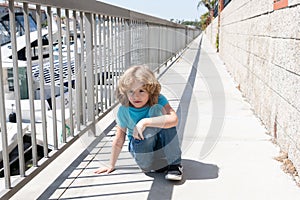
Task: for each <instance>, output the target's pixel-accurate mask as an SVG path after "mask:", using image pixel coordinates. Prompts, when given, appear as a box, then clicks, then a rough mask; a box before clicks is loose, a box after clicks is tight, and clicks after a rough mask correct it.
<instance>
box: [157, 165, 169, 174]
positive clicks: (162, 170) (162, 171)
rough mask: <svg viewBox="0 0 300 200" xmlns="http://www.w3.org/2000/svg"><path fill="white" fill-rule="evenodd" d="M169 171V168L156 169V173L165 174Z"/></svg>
mask: <svg viewBox="0 0 300 200" xmlns="http://www.w3.org/2000/svg"><path fill="white" fill-rule="evenodd" d="M168 169H169V166H165V167H162V168H160V169H156V170H155V172H156V173H165V172H166V171H167V170H168Z"/></svg>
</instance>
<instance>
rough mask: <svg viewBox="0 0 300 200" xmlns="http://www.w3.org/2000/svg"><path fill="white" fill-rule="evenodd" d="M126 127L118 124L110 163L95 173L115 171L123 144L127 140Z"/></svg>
mask: <svg viewBox="0 0 300 200" xmlns="http://www.w3.org/2000/svg"><path fill="white" fill-rule="evenodd" d="M125 133H126V129H122V128H120V127H118V126H117V132H116V136H115V138H114V140H113V143H112V149H111V156H110V165H109V166H107V167H100V168H98V169H97V170H96V171H95V173H97V174H101V173H104V172H106V173H110V172H112V171H114V169H115V165H116V162H117V160H118V157H119V155H120V152H121V150H122V147H123V144H124V142H125V135H126V134H125Z"/></svg>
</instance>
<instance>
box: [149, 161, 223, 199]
mask: <svg viewBox="0 0 300 200" xmlns="http://www.w3.org/2000/svg"><path fill="white" fill-rule="evenodd" d="M182 165H183V171H184V172H183V179H182V181H179V182H177V181H174V182H173V181H168V180H165V174H164V173H147V174H146V175H147V176H150V177H152V178H154V180H153V183H152V186H151V189H150V191H149V195H148V199H149V200H150V199H171V198H172V193H173V187H174V185H182V184H184V183H185V181H186V180H207V179H215V178H218V176H219V167H218V166H217V165H214V164H206V163H202V162H198V161H194V160H188V159H183V160H182Z"/></svg>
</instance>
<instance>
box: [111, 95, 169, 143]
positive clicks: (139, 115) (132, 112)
mask: <svg viewBox="0 0 300 200" xmlns="http://www.w3.org/2000/svg"><path fill="white" fill-rule="evenodd" d="M168 103H169V102H168V100H167V99H166V97H165V96H163V95H161V94H160V95H159V96H158V104H155V105H153V106H151V107H150V106H145V107H142V108H134V107H131V106H120V108H119V110H118V113H117V119H116V121H117V125H118V126H119V127H121V128H126V129H127V135H128V138H129V139H131V137H132V133H133V130H134V127H135V125H136V124H137V123H138V122H139V121H140V120H141V119H143V118H149V117H155V116H160V115H162V108H163V107H164V106H165V105H166V104H168Z"/></svg>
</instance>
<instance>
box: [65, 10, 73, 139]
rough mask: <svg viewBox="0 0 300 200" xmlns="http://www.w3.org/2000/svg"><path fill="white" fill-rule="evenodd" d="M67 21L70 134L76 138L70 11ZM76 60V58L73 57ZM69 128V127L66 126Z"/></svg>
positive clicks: (66, 11)
mask: <svg viewBox="0 0 300 200" xmlns="http://www.w3.org/2000/svg"><path fill="white" fill-rule="evenodd" d="M65 17H66V18H65V19H66V45H67V64H68V65H67V67H68V91H69V101H68V104H69V132H70V136H72V137H74V120H73V94H72V93H73V87H72V86H73V71H72V65H71V46H70V45H71V44H70V17H69V10H68V9H66V10H65ZM73 58H74V57H73ZM66 126H67V125H66Z"/></svg>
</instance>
